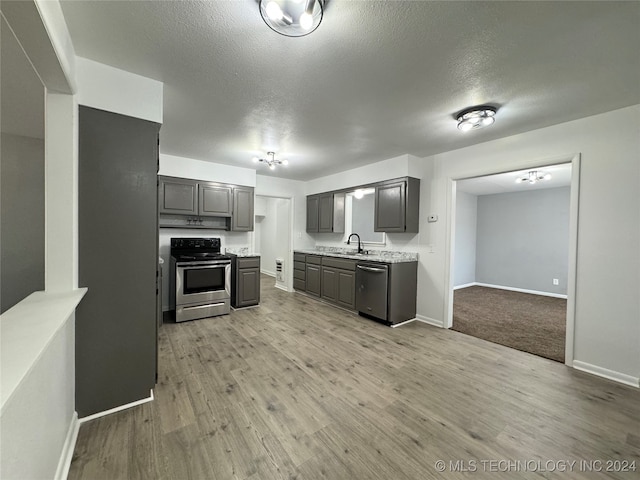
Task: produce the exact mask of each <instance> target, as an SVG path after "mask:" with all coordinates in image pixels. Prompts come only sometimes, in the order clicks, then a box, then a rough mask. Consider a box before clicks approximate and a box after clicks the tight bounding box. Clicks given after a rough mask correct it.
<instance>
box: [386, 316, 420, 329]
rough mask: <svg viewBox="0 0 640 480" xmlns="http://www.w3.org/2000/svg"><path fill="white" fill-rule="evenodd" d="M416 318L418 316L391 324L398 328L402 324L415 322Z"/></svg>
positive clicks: (392, 326)
mask: <svg viewBox="0 0 640 480" xmlns="http://www.w3.org/2000/svg"><path fill="white" fill-rule="evenodd" d="M416 320H417V318H412V319H411V320H406V321H404V322H400V323H396V324H395V325H391V328H398V327H401V326H402V325H406V324H407V323H412V322H415V321H416Z"/></svg>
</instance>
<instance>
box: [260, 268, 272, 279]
mask: <svg viewBox="0 0 640 480" xmlns="http://www.w3.org/2000/svg"><path fill="white" fill-rule="evenodd" d="M260 273H264V274H265V275H269V276H270V277H273V278H276V274H275V272H271V271H269V270H265V269H260Z"/></svg>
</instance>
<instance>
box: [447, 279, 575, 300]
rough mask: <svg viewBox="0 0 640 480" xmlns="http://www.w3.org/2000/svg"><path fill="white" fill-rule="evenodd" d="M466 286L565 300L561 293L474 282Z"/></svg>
mask: <svg viewBox="0 0 640 480" xmlns="http://www.w3.org/2000/svg"><path fill="white" fill-rule="evenodd" d="M467 286H468V287H472V286H478V287H489V288H497V289H499V290H509V291H510V292H520V293H531V294H533V295H542V296H543V297H553V298H564V299H565V300H566V298H567V296H566V295H563V294H561V293H551V292H541V291H539V290H527V289H526V288H515V287H505V286H504V285H493V284H491V283H480V282H475V283H474V284H473V285H467ZM462 287H463V286H460V287H457V288H462ZM454 290H455V289H454Z"/></svg>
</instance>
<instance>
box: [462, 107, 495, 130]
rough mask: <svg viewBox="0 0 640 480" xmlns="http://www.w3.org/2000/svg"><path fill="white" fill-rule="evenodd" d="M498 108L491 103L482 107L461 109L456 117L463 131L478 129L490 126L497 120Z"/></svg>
mask: <svg viewBox="0 0 640 480" xmlns="http://www.w3.org/2000/svg"><path fill="white" fill-rule="evenodd" d="M497 111H498V110H497V109H496V108H494V107H491V106H489V105H483V106H481V107H471V108H467V109H466V110H463V111H461V112H460V113H459V114H458V115H457V116H456V117H457V119H458V129H460V130H462V131H463V132H468V131H469V130H477V129H478V128H482V127H488V126H489V125H491V124H492V123H493V122H494V121H495V118H494V116H495V114H496V112H497Z"/></svg>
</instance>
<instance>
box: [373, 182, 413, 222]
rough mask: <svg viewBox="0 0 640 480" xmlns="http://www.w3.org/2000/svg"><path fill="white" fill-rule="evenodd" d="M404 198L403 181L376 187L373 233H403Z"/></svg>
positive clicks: (404, 186)
mask: <svg viewBox="0 0 640 480" xmlns="http://www.w3.org/2000/svg"><path fill="white" fill-rule="evenodd" d="M405 196H406V183H405V182H404V181H403V182H397V183H390V184H387V185H380V186H378V187H376V205H375V226H374V231H376V232H404V231H405Z"/></svg>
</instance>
